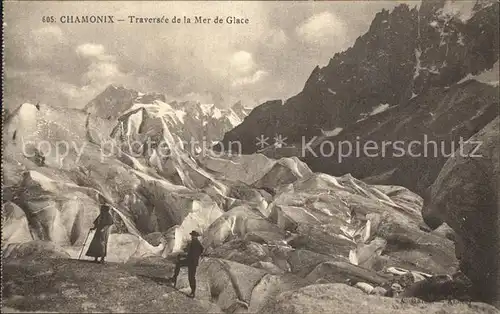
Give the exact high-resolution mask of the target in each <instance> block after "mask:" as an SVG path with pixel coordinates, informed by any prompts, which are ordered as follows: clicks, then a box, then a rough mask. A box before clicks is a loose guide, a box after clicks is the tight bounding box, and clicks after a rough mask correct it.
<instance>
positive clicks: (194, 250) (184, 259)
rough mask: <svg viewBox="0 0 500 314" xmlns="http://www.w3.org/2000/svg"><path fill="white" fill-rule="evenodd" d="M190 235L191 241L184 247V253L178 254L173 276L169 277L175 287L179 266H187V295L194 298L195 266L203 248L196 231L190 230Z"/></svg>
mask: <svg viewBox="0 0 500 314" xmlns="http://www.w3.org/2000/svg"><path fill="white" fill-rule="evenodd" d="M190 235H191V242H189V244H188V245H187V246H186V248H184V254H181V255H179V257H178V259H177V263H176V264H175V271H174V276H173V277H172V278H170V280H171V281H172V282H173V283H174V288H175V285H176V284H177V276H179V271H180V270H181V267H187V268H188V279H189V286H190V287H191V294H190V295H189V296H190V297H192V298H194V294H195V291H196V278H195V276H196V267H198V261H199V259H200V256H201V254H202V253H203V250H204V248H203V245H201V242H200V240H198V237H199V236H200V234H199V233H198V232H196V231H192V232H191V233H190Z"/></svg>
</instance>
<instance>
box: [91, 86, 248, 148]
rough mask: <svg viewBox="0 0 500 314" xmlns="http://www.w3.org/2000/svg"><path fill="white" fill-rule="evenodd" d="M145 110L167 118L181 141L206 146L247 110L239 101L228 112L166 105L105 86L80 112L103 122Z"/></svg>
mask: <svg viewBox="0 0 500 314" xmlns="http://www.w3.org/2000/svg"><path fill="white" fill-rule="evenodd" d="M152 108H154V109H152ZM149 109H152V110H156V111H160V112H162V113H163V114H164V115H168V116H169V123H170V127H171V129H172V132H173V133H175V134H177V135H179V136H180V137H181V138H182V139H183V140H184V141H186V142H187V141H194V140H196V141H200V142H201V141H202V140H205V141H206V142H207V146H209V147H210V146H212V142H213V141H218V140H220V139H221V138H222V136H223V134H224V132H226V131H228V130H230V129H232V128H234V127H236V126H237V125H239V124H240V123H241V122H242V121H243V119H244V118H245V117H246V116H247V115H248V113H249V111H250V110H249V109H247V108H245V107H244V106H243V105H242V104H241V102H238V103H236V104H235V105H234V106H233V107H232V108H229V109H219V108H217V107H216V106H215V105H214V104H201V103H199V102H192V101H185V102H176V101H174V102H170V103H167V101H166V98H165V95H162V94H159V93H147V94H145V93H140V92H137V91H135V90H131V89H127V88H124V87H123V86H114V85H110V86H108V87H107V88H106V89H105V90H104V91H103V92H102V93H101V94H99V95H98V96H97V97H96V98H95V99H93V100H92V101H90V102H89V103H88V104H87V105H86V106H85V108H84V111H85V112H87V113H90V114H91V115H93V116H97V117H100V118H103V119H107V120H115V119H117V118H119V117H120V118H121V119H123V118H126V117H127V116H128V115H131V114H135V113H137V112H139V111H144V110H146V111H148V110H149ZM138 127H140V125H139V126H138Z"/></svg>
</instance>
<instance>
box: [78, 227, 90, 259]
mask: <svg viewBox="0 0 500 314" xmlns="http://www.w3.org/2000/svg"><path fill="white" fill-rule="evenodd" d="M90 231H92V229H89V232H88V233H87V237H86V238H85V242H83V246H82V250H81V251H80V255H79V256H78V259H80V258H81V257H82V253H83V249H84V248H85V244H87V240H88V239H89V235H90Z"/></svg>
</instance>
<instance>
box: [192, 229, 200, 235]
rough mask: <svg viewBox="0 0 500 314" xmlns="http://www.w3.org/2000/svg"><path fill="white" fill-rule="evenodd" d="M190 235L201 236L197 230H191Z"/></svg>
mask: <svg viewBox="0 0 500 314" xmlns="http://www.w3.org/2000/svg"><path fill="white" fill-rule="evenodd" d="M190 235H192V236H193V237H199V236H200V234H199V233H198V232H196V231H195V230H193V231H191V233H190Z"/></svg>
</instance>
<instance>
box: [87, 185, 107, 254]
mask: <svg viewBox="0 0 500 314" xmlns="http://www.w3.org/2000/svg"><path fill="white" fill-rule="evenodd" d="M99 204H100V206H101V207H100V210H101V212H100V214H99V216H98V217H97V218H96V220H95V221H94V227H93V228H91V229H90V230H95V233H94V237H93V238H92V242H90V245H89V249H88V250H87V253H86V254H85V255H86V256H91V257H93V258H95V260H94V261H95V262H96V263H97V262H98V258H99V257H100V258H101V261H100V262H101V263H104V258H105V257H106V253H107V247H108V239H109V234H110V231H111V226H112V225H113V223H114V221H113V217H112V216H111V213H110V212H109V211H110V206H109V205H108V204H106V200H105V199H104V197H103V196H102V195H101V194H99Z"/></svg>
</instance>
